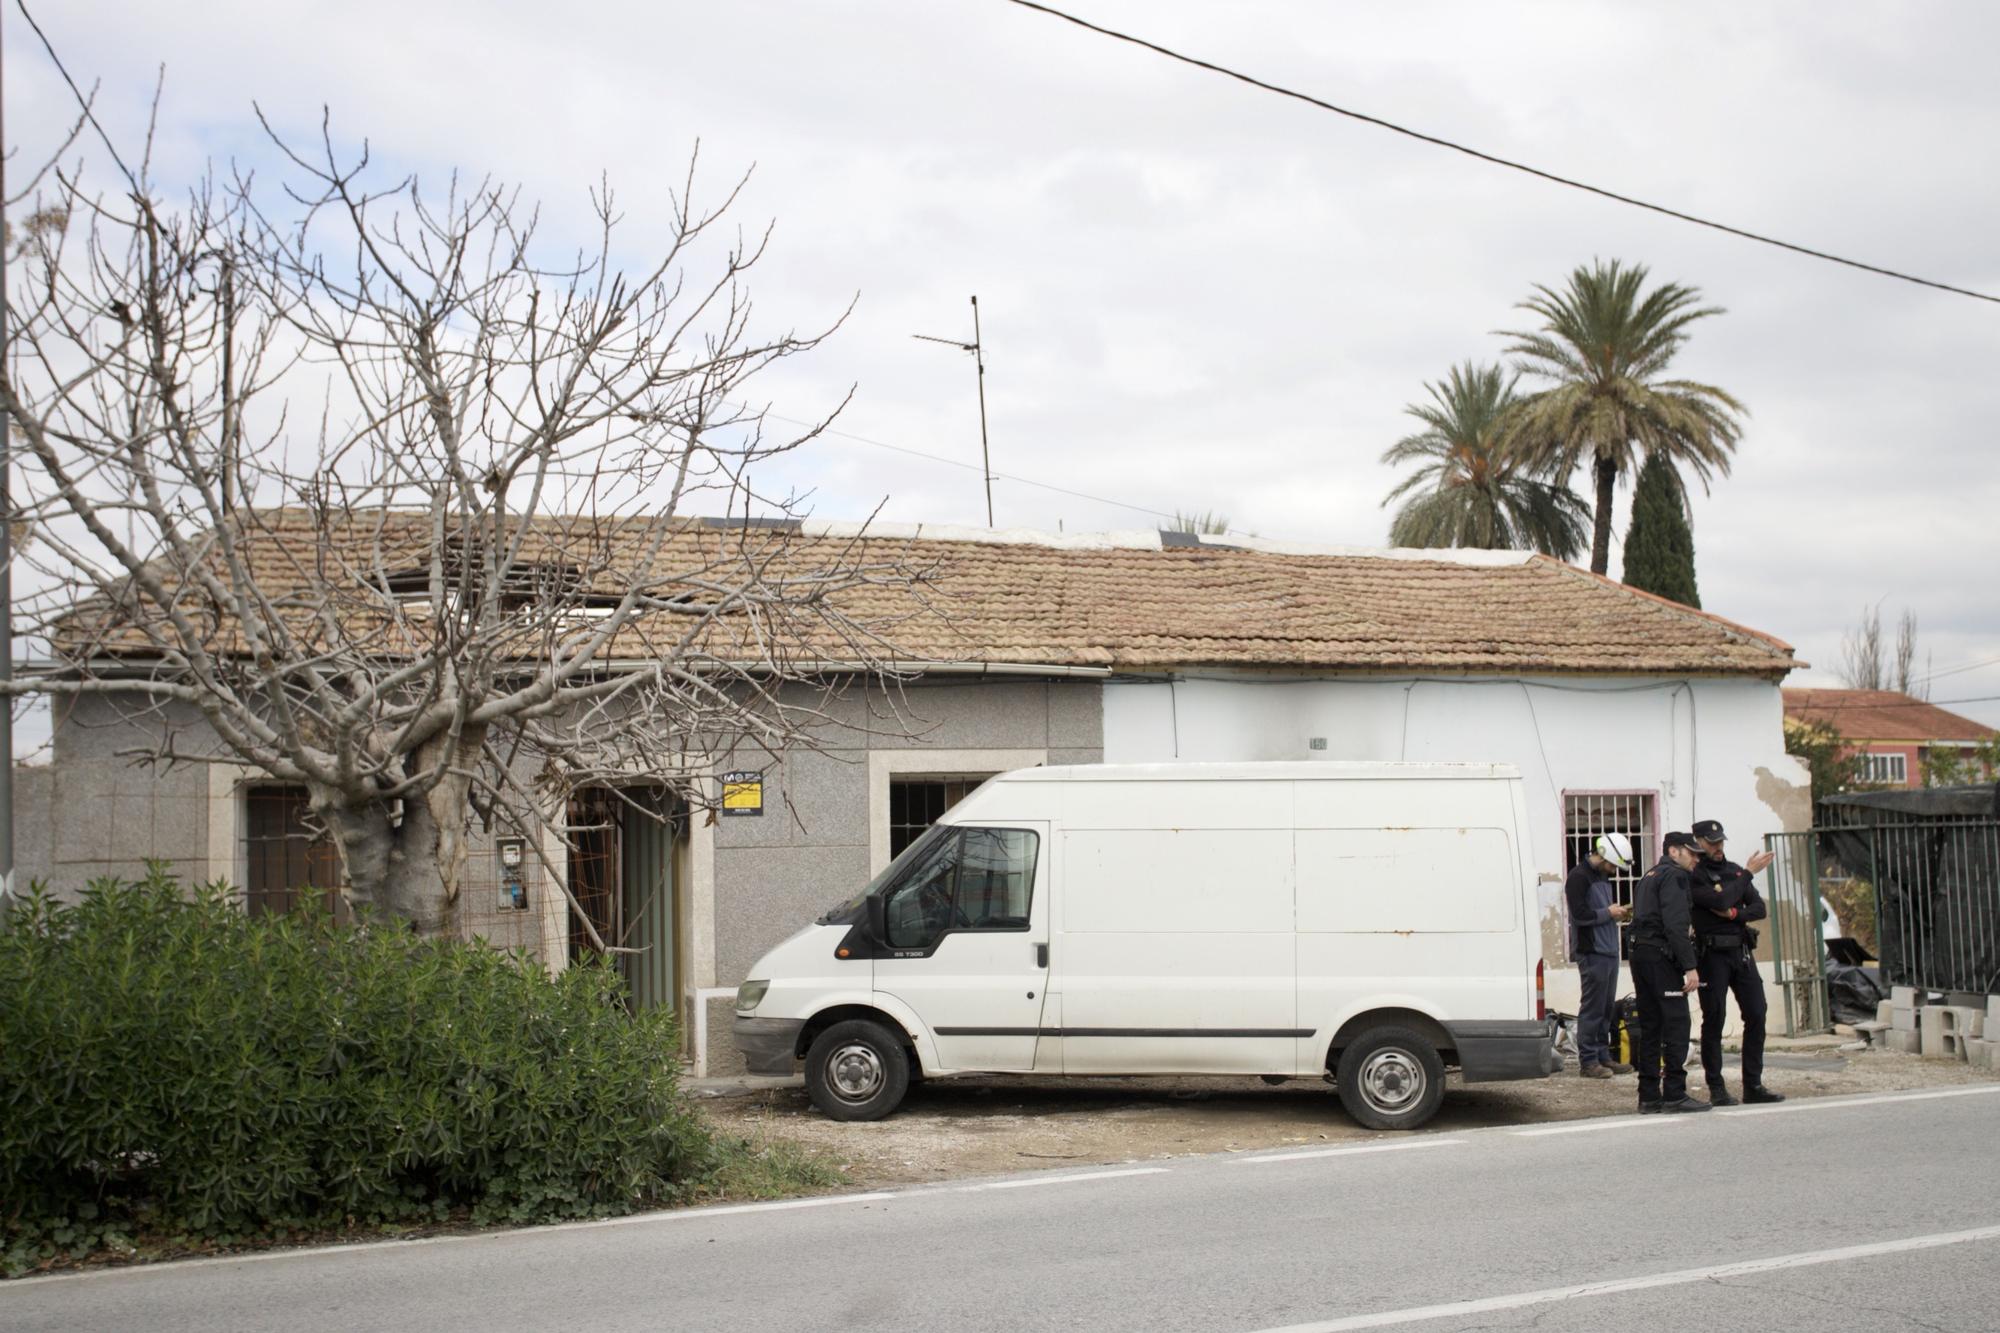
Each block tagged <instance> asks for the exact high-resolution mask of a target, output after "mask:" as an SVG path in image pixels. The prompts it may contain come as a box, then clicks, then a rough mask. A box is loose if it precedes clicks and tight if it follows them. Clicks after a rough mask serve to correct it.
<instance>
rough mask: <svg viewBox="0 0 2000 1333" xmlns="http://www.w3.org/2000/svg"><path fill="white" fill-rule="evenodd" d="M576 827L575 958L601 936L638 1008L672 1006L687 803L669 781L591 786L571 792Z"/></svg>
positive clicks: (572, 866)
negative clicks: (663, 784)
mask: <svg viewBox="0 0 2000 1333" xmlns="http://www.w3.org/2000/svg"><path fill="white" fill-rule="evenodd" d="M569 826H570V853H569V884H570V892H571V894H572V895H573V896H574V897H575V900H576V901H575V902H574V903H573V904H572V905H571V907H570V913H569V915H570V929H569V958H570V961H571V962H573V963H574V962H582V961H584V960H585V959H587V958H589V957H591V956H592V955H594V954H597V953H599V952H600V950H599V947H598V941H599V940H602V941H603V942H604V944H605V945H608V946H611V948H612V950H613V952H612V953H611V958H612V961H613V965H614V966H616V967H617V969H618V974H619V976H620V977H621V978H622V979H623V980H624V982H625V995H626V1002H627V1003H628V1004H630V1005H631V1006H632V1008H633V1009H634V1010H644V1009H657V1008H665V1009H667V1010H669V1011H671V1010H673V1009H674V1008H675V1004H676V999H677V997H678V996H679V994H680V976H681V964H680V931H679V929H678V926H679V921H680V911H681V903H680V897H681V895H680V879H681V876H680V874H679V868H680V864H681V860H682V856H683V855H684V852H685V847H686V842H687V808H686V806H685V805H684V804H683V803H682V802H681V801H679V800H678V799H676V798H675V796H674V795H673V793H672V792H671V791H670V790H668V789H667V788H665V787H657V786H633V787H619V788H611V787H587V788H584V789H583V790H581V791H579V792H577V793H576V794H574V795H573V796H571V797H570V803H569ZM586 921H587V922H588V927H586V924H585V922H586ZM593 931H594V932H595V938H593Z"/></svg>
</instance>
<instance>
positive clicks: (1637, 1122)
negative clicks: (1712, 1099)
mask: <svg viewBox="0 0 2000 1333" xmlns="http://www.w3.org/2000/svg"><path fill="white" fill-rule="evenodd" d="M1685 1118H1686V1117H1684V1116H1679V1115H1664V1114H1662V1115H1641V1116H1620V1117H1619V1118H1618V1119H1616V1120H1588V1121H1585V1122H1584V1123H1583V1124H1580V1125H1544V1126H1542V1127H1541V1128H1540V1129H1510V1130H1508V1131H1507V1132H1508V1133H1509V1134H1512V1135H1515V1136H1516V1137H1518V1138H1524V1139H1532V1138H1537V1137H1539V1136H1540V1135H1543V1134H1593V1133H1595V1132H1597V1131H1598V1130H1600V1129H1636V1128H1638V1127H1639V1126H1641V1125H1677V1124H1679V1123H1680V1122H1681V1121H1682V1120H1683V1119H1685Z"/></svg>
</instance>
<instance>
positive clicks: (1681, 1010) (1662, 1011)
mask: <svg viewBox="0 0 2000 1333" xmlns="http://www.w3.org/2000/svg"><path fill="white" fill-rule="evenodd" d="M1661 842H1662V845H1663V846H1664V847H1665V849H1666V854H1665V855H1664V856H1662V857H1661V858H1660V863H1659V864H1658V865H1656V866H1654V867H1653V868H1652V869H1651V870H1648V871H1647V872H1646V873H1645V875H1644V876H1643V877H1641V879H1640V880H1639V883H1638V885H1637V886H1636V887H1635V888H1634V889H1633V891H1632V928H1631V930H1630V931H1629V932H1628V933H1627V935H1626V937H1625V938H1626V942H1627V943H1628V944H1629V945H1630V946H1631V960H1632V990H1633V993H1634V994H1635V995H1637V996H1638V999H1639V1110H1640V1112H1641V1113H1642V1114H1647V1115H1650V1114H1653V1113H1654V1112H1660V1111H1665V1112H1669V1113H1676V1114H1677V1113H1681V1112H1686V1111H1706V1110H1707V1109H1708V1103H1707V1102H1704V1101H1701V1100H1699V1099H1697V1098H1694V1097H1690V1096H1688V1095H1687V1049H1688V1029H1689V1026H1690V1024H1689V1021H1688V1002H1687V997H1688V993H1689V992H1691V991H1693V990H1694V989H1695V988H1696V987H1697V986H1699V985H1700V984H1701V977H1700V974H1699V973H1697V972H1696V970H1695V954H1694V938H1693V935H1692V934H1691V930H1692V925H1691V916H1692V912H1693V901H1692V888H1693V884H1692V879H1691V875H1692V872H1693V870H1694V868H1695V866H1696V865H1697V864H1698V863H1699V861H1700V859H1701V853H1700V851H1699V850H1698V849H1697V848H1696V847H1695V841H1694V839H1693V837H1691V836H1689V835H1688V834H1686V833H1669V834H1668V835H1667V836H1666V837H1665V838H1663V839H1662V840H1661Z"/></svg>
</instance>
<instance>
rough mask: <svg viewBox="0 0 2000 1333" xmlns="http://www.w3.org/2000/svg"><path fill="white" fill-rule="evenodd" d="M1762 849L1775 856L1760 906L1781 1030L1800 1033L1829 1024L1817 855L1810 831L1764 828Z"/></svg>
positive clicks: (1828, 1027)
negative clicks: (1764, 914)
mask: <svg viewBox="0 0 2000 1333" xmlns="http://www.w3.org/2000/svg"><path fill="white" fill-rule="evenodd" d="M1764 848H1765V850H1766V851H1768V852H1770V853H1771V855H1772V856H1773V857H1774V858H1775V859H1774V860H1773V861H1772V862H1771V868H1770V870H1769V872H1768V873H1767V874H1766V875H1765V885H1766V887H1767V888H1768V889H1769V891H1770V892H1769V894H1768V896H1767V898H1766V902H1765V905H1766V907H1768V908H1769V910H1770V913H1771V916H1770V920H1769V922H1768V925H1767V929H1769V931H1770V932H1771V941H1770V958H1771V970H1772V974H1773V977H1772V979H1773V980H1774V981H1775V983H1776V984H1777V988H1778V992H1779V995H1780V996H1781V997H1782V1000H1783V1010H1784V1021H1785V1027H1784V1035H1786V1036H1788V1037H1797V1036H1802V1035H1804V1034H1806V1033H1809V1032H1826V1031H1829V1030H1831V1029H1832V1027H1833V1016H1832V1014H1831V1012H1830V1010H1829V1005H1828V997H1827V991H1826V942H1825V940H1824V939H1823V938H1822V936H1821V933H1820V896H1819V877H1820V857H1819V845H1818V841H1817V839H1816V838H1815V837H1814V835H1813V833H1812V832H1805V833H1767V834H1765V835H1764Z"/></svg>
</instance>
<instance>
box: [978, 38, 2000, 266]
mask: <svg viewBox="0 0 2000 1333" xmlns="http://www.w3.org/2000/svg"><path fill="white" fill-rule="evenodd" d="M1008 3H1009V4H1015V5H1019V6H1020V7H1021V8H1023V9H1032V10H1034V11H1036V12H1037V13H1041V14H1047V15H1048V16H1049V17H1051V18H1058V19H1061V20H1062V21H1063V22H1065V23H1073V24H1075V25H1076V26H1077V27H1079V28H1084V29H1087V30H1089V31H1091V32H1094V33H1098V34H1100V35H1102V36H1105V37H1110V38H1113V39H1115V40H1117V41H1121V42H1129V43H1131V44H1132V45H1133V46H1139V47H1144V48H1145V49H1146V50H1148V51H1152V52H1154V53H1156V54H1158V55H1163V56H1165V57H1167V58H1168V59H1169V60H1178V61H1180V62H1181V63H1182V64H1184V65H1193V66H1194V67H1195V68H1196V69H1205V70H1208V71H1209V72H1210V73H1212V74H1220V75H1222V76H1224V77H1225V78H1231V79H1235V80H1236V81H1237V82H1239V83H1247V84H1249V85H1250V86H1251V87H1253V88H1261V89H1262V90H1263V91H1265V92H1267V93H1276V94H1278V96H1280V97H1289V98H1292V99H1294V100H1295V101H1300V102H1304V103H1306V104H1307V105H1309V106H1315V107H1318V108H1319V109H1320V110H1322V111H1331V112H1333V113H1334V114H1335V115H1337V116H1346V117H1347V118H1348V119H1350V120H1358V121H1361V122H1362V123H1364V124H1367V125H1374V126H1376V127H1377V128H1380V129H1385V130H1389V131H1392V132H1393V133H1396V134H1401V135H1404V136H1406V137H1408V138H1411V139H1416V140H1419V141H1421V142H1423V143H1427V144H1433V145H1435V146H1436V147H1439V148H1449V149H1450V150H1451V151H1452V152H1454V153H1463V154H1465V155H1466V156H1467V157H1476V158H1478V159H1479V160H1480V161H1481V162H1490V163H1492V164H1493V165H1494V166H1496V167H1506V168H1507V169H1509V170H1510V171H1519V172H1524V173H1526V174H1527V175H1530V176H1535V177H1539V178H1540V179H1542V180H1545V181H1549V182H1552V183H1554V184H1556V185H1567V186H1568V187H1569V188H1570V189H1572V190H1582V191H1584V192H1585V193H1586V194H1594V195H1597V196H1598V197H1600V198H1603V199H1610V200H1612V201H1614V202H1616V203H1620V204H1629V205H1631V206H1632V207H1633V208H1643V209H1645V210H1646V211H1647V212H1650V213H1659V214H1662V215H1664V216H1666V217H1670V218H1677V219H1679V220H1680V221H1682V222H1691V223H1693V224H1694V225H1696V226H1698V227H1709V228H1712V229H1713V230H1715V231H1720V232H1727V233H1728V234H1729V235H1731V236H1740V237H1742V238H1743V239H1744V240H1746V241H1756V242H1758V243H1760V244H1762V245H1773V246H1776V247H1777V248H1778V249H1780V250H1790V251H1792V252H1793V253H1794V254H1801V255H1807V256H1810V257H1811V258H1813V259H1824V260H1826V261H1827V262H1828V263H1830V264H1844V265H1846V266H1847V267H1848V268H1858V269H1860V270H1862V271H1863V272H1866V273H1876V274H1880V275H1881V276H1882V277H1885V278H1895V279H1897V280H1898V281H1901V282H1913V283H1916V284H1917V285H1918V286H1920V287H1934V288H1936V289H1937V290H1938V291H1941V292H1950V293H1952V294H1953V295H1954V296H1969V297H1971V298H1972V299H1973V300H1975V301H1988V302H1991V303H1992V304H1994V305H2000V296H1989V295H1987V294H1986V293H1985V292H1975V291H1971V290H1969V289H1967V288H1964V287H1954V286H1952V285H1951V284H1950V283H1948V282H1936V281H1933V280H1932V279H1930V278H1920V277H1917V276H1916V275H1915V274H1913V273H1902V272H1899V271H1897V270H1896V269H1893V268H1883V267H1881V266H1880V265H1877V264H1864V263H1862V262H1861V261H1860V260H1858V259H1844V258H1842V257H1841V256H1839V255H1836V254H1829V253H1827V252H1826V251H1825V250H1815V249H1813V248H1812V247H1810V246H1805V245H1796V244H1794V243H1793V242H1791V241H1781V240H1779V239H1778V238H1777V237H1775V236H1765V235H1763V234H1762V233H1760V232H1754V231H1746V230H1745V229H1744V228H1742V227H1732V226H1730V225H1729V224H1727V223H1723V222H1715V221H1712V220H1710V219H1708V218H1703V217H1696V216H1695V215H1694V214H1692V213H1683V212H1681V211H1680V210H1679V209H1677V208H1668V207H1666V206H1665V205H1664V204H1653V203H1648V202H1646V201H1645V200H1644V199H1635V198H1633V197H1632V196H1631V195H1629V194H1619V193H1618V192H1617V191H1616V190H1607V189H1604V188H1602V187H1601V186H1596V185H1589V184H1586V183H1584V182H1583V181H1580V180H1572V179H1571V178H1569V177H1568V176H1558V175H1557V174H1556V173H1555V172H1553V171H1543V170H1542V169H1541V168H1539V167H1531V166H1529V165H1527V164H1526V163H1524V162H1515V161H1512V160H1510V159H1508V158H1504V157H1498V156H1496V155H1494V154H1492V153H1485V152H1481V151H1480V150H1479V149H1477V148H1468V147H1467V146H1466V145H1464V144H1462V143H1454V142H1452V141H1451V140H1450V139H1441V138H1439V137H1438V136H1437V135H1434V134H1425V133H1422V132H1421V131H1419V130H1413V129H1409V128H1408V127H1406V126H1403V125H1398V124H1396V123H1395V122H1394V121H1388V120H1384V119H1382V118H1381V117H1380V116H1371V115H1368V114H1367V113H1366V112H1361V111H1354V110H1351V109H1349V108H1348V107H1344V106H1336V105H1334V104H1333V103H1332V102H1328V101H1324V100H1322V99H1321V98H1317V97H1314V96H1312V95H1311V94H1310V93H1302V92H1299V91H1297V90H1295V89H1292V88H1286V87H1283V86H1281V85H1279V84H1275V83H1268V82H1266V81H1265V80H1263V79H1259V78H1256V77H1254V76H1252V75H1249V74H1244V73H1242V72H1241V71H1238V70H1233V69H1230V68H1229V67H1228V66H1226V65H1218V64H1215V63H1214V62H1213V61H1208V60H1202V59H1200V58H1199V57H1196V56H1191V55H1186V54H1184V53H1182V52H1180V51H1176V50H1173V49H1172V48H1171V47H1165V46H1161V45H1160V44H1159V43H1158V42H1150V41H1147V40H1146V39H1145V38H1143V37H1136V36H1134V35H1132V34H1131V33H1129V32H1119V31H1118V30H1117V29H1115V28H1106V27H1103V26H1101V25H1099V24H1096V23H1092V22H1090V21H1089V20H1088V19H1081V18H1078V17H1077V16H1076V15H1074V14H1066V13H1064V12H1063V11H1062V10H1060V9H1055V8H1052V7H1050V6H1048V5H1044V4H1037V3H1036V0H1008Z"/></svg>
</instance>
